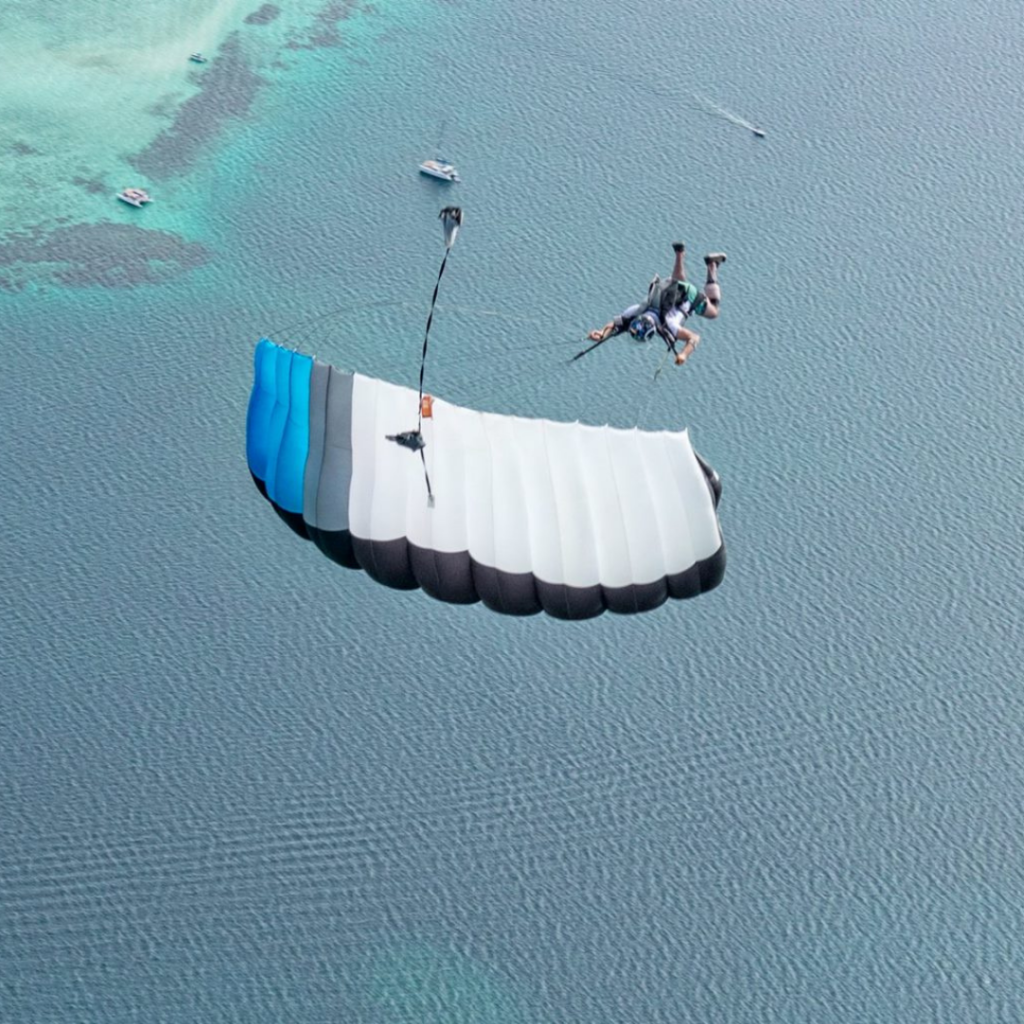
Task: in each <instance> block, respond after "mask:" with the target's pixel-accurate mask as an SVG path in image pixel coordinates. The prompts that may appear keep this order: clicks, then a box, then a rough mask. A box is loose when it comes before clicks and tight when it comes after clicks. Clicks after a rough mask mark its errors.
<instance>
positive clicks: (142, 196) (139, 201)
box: [117, 188, 153, 206]
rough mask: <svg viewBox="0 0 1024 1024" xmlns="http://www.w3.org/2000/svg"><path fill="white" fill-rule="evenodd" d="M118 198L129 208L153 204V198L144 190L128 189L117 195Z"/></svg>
mask: <svg viewBox="0 0 1024 1024" xmlns="http://www.w3.org/2000/svg"><path fill="white" fill-rule="evenodd" d="M117 198H118V199H120V200H121V202H122V203H127V204H128V205H129V206H142V205H143V204H144V203H151V202H153V197H152V196H150V194H149V193H148V192H147V191H146V190H145V189H144V188H126V189H124V190H123V191H121V192H118V193H117Z"/></svg>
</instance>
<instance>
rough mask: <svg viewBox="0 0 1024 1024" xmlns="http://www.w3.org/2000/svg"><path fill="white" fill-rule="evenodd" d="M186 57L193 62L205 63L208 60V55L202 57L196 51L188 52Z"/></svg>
mask: <svg viewBox="0 0 1024 1024" xmlns="http://www.w3.org/2000/svg"><path fill="white" fill-rule="evenodd" d="M188 59H189V60H190V61H192V63H193V64H205V63H206V62H207V61H208V60H209V57H204V56H203V55H202V54H201V53H199V52H196V53H190V54H189V55H188Z"/></svg>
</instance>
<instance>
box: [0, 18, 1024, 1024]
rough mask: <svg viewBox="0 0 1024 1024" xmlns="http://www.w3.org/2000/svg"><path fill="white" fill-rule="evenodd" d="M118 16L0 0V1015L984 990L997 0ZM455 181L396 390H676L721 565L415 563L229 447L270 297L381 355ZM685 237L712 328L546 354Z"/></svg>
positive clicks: (1001, 486)
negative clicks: (470, 600) (331, 541)
mask: <svg viewBox="0 0 1024 1024" xmlns="http://www.w3.org/2000/svg"><path fill="white" fill-rule="evenodd" d="M121 10H122V8H120V7H117V6H116V5H112V4H109V3H106V2H105V0H92V2H91V3H89V4H84V3H83V4H74V5H72V4H56V3H44V2H42V0H32V2H31V3H29V2H27V0H19V2H16V3H8V4H7V5H5V9H4V13H3V14H2V15H0V39H2V40H3V41H4V43H5V44H6V46H5V51H6V52H7V53H8V54H14V55H15V56H14V57H12V58H11V59H12V60H15V61H18V62H20V64H19V67H21V66H22V65H24V66H23V67H22V72H21V73H20V74H19V75H18V76H7V77H6V78H5V79H4V81H3V83H2V84H0V124H2V125H3V126H4V129H5V130H4V132H3V141H0V169H2V170H3V172H4V173H3V175H2V180H0V204H2V206H3V209H4V220H3V225H2V234H0V349H2V352H3V371H2V373H0V495H2V498H0V566H2V581H3V586H2V587H0V679H2V686H0V777H2V778H3V781H4V785H3V786H2V787H0V1021H3V1022H5V1024H6V1022H8V1021H10V1022H12V1024H41V1022H61V1024H64V1022H68V1021H83V1022H86V1021H88V1022H90V1024H92V1022H102V1024H122V1022H129V1021H139V1020H145V1021H148V1022H152V1024H160V1022H168V1024H171V1022H173V1024H179V1022H181V1024H185V1022H188V1024H193V1022H211V1024H212V1022H220V1021H225V1022H226V1021H240V1022H246V1024H255V1022H268V1024H269V1022H281V1021H289V1022H310V1024H313V1022H316V1024H320V1022H326V1021H337V1022H344V1024H384V1022H387V1024H392V1022H410V1024H413V1022H415V1024H421V1022H439V1024H440V1022H445V1024H450V1022H460V1024H461V1022H466V1024H469V1022H473V1024H479V1022H495V1024H497V1022H501V1024H509V1022H513V1024H520V1022H522V1024H625V1022H629V1024H634V1022H636V1024H641V1022H642V1024H648V1022H663V1024H689V1022H693V1024H698V1022H700V1024H706V1022H716V1024H755V1022H756V1024H766V1022H776V1021H777V1022H785V1024H797V1022H799V1024H804V1022H806V1024H811V1022H814V1024H821V1022H825V1021H827V1022H830V1024H892V1022H894V1021H899V1022H901V1024H911V1022H913V1024H917V1022H929V1024H930V1022H942V1024H945V1022H949V1024H965V1022H972V1024H975V1022H979V1024H980V1022H985V1024H988V1022H1006V1024H1018V1022H1019V1021H1020V1020H1021V1017H1022V1008H1021V1003H1022V996H1021V993H1022V992H1024V970H1022V964H1024V922H1022V919H1021V911H1020V908H1021V906H1022V905H1024V859H1022V855H1021V852H1020V851H1021V849H1022V846H1024V823H1022V818H1021V807H1022V806H1024V758H1022V754H1021V750H1022V742H1024V702H1022V698H1021V692H1020V679H1021V669H1020V665H1021V663H1022V662H1024V644H1022V639H1021V631H1020V627H1019V621H1020V610H1021V604H1022V600H1021V597H1022V595H1021V583H1020V581H1021V575H1022V570H1024V565H1022V562H1024V557H1022V547H1021V527H1020V519H1021V511H1022V508H1024V500H1022V499H1024V474H1022V470H1021V452H1022V449H1024V417H1022V414H1021V401H1020V396H1021V394H1022V393H1024V380H1022V378H1024V371H1022V365H1024V364H1022V362H1021V359H1020V332H1021V324H1022V322H1024V318H1022V313H1024V309H1022V302H1021V296H1020V286H1021V281H1022V280H1024V258H1022V255H1021V251H1022V250H1021V243H1022V241H1024V199H1022V194H1024V193H1022V192H1021V188H1020V180H1021V169H1022V154H1024V146H1022V137H1021V129H1020V110H1021V108H1022V100H1024V95H1022V93H1024V88H1022V85H1021V82H1022V78H1021V75H1020V66H1019V63H1020V62H1019V54H1020V53H1021V52H1022V49H1024V28H1022V22H1021V19H1020V16H1019V7H1018V5H1016V4H1011V3H1010V2H1008V0H994V2H990V3H988V4H986V5H985V6H984V10H983V11H982V10H980V9H974V8H968V7H965V6H964V5H962V4H953V3H951V2H949V0H933V2H931V3H929V4H927V5H925V4H923V3H919V2H912V0H868V2H865V3H862V4H859V5H854V6H851V5H840V4H833V3H826V4H813V5H812V4H809V3H804V2H802V0H769V2H766V3H762V4H756V5H755V4H751V3H748V2H745V0H718V2H716V3H713V4H712V3H705V2H703V0H699V2H697V3H696V4H694V5H690V6H688V7H686V8H685V9H681V8H680V7H679V5H678V4H671V3H669V2H668V0H633V2H631V3H629V4H625V3H620V2H618V0H595V2H594V3H591V4H587V5H579V4H576V3H570V2H568V0H558V2H549V3H545V4H535V3H526V4H521V3H520V4H513V3H511V2H509V0H479V2H474V3H469V2H466V0H463V2H441V0H416V2H413V0H403V2H397V0H396V2H392V0H377V2H376V3H374V4H373V5H372V6H370V5H368V4H359V3H351V4H350V3H332V4H318V3H315V2H312V0H309V2H305V3H295V4H288V5H285V4H282V5H281V6H280V7H277V6H275V5H273V4H264V5H262V6H260V4H259V3H258V2H257V0H253V2H252V3H251V5H246V4H244V3H236V2H228V0H224V2H223V3H220V4H217V3H213V2H212V0H211V2H210V3H209V4H207V5H203V4H199V3H197V2H190V3H179V4H170V3H167V2H166V0H145V2H143V3H141V4H135V5H133V7H132V11H133V14H132V18H131V19H130V21H128V22H126V21H124V20H122V18H121V16H120V15H119V14H118V13H117V12H119V11H121ZM147 11H148V12H149V13H150V15H151V17H150V18H145V17H143V16H142V15H143V13H145V12H147ZM200 28H201V31H200ZM197 48H198V49H203V50H204V52H206V53H208V55H209V56H210V58H211V60H210V62H209V63H208V64H206V65H202V66H199V65H191V64H189V63H188V61H187V59H185V58H187V54H188V53H189V52H190V51H192V50H194V49H197ZM118 112H120V116H119V114H118ZM744 123H749V124H756V125H760V126H761V127H763V128H764V129H765V131H766V133H767V134H766V138H765V139H763V140H760V141H759V140H756V139H755V138H754V137H753V136H752V134H751V133H750V132H749V131H748V130H747V129H746V128H745V127H743V125H744ZM438 147H443V149H444V150H445V154H444V155H447V156H449V157H450V158H451V159H453V160H454V161H455V162H456V163H457V164H458V166H459V168H460V170H461V172H462V174H463V177H464V179H465V180H464V182H463V184H461V185H459V186H457V187H456V188H457V191H455V190H450V191H448V192H445V191H444V190H443V186H439V185H438V184H436V183H433V182H430V181H427V180H426V179H422V178H419V177H418V176H417V174H416V165H417V164H418V163H419V161H420V160H422V159H423V158H424V157H426V156H429V155H433V154H434V152H435V151H436V150H437V148H438ZM126 184H139V185H143V186H144V187H146V188H148V189H149V190H150V191H151V192H152V193H153V195H154V197H155V201H154V203H153V204H152V205H151V206H149V207H147V208H145V209H144V210H133V209H130V208H128V207H120V206H119V204H116V203H115V202H114V201H113V199H112V193H113V192H116V191H117V189H118V188H120V187H122V186H124V185H126ZM453 197H457V201H458V202H459V203H460V204H461V205H462V206H463V207H464V209H465V211H466V223H465V226H464V228H463V232H462V235H461V236H460V240H459V243H458V246H457V248H456V249H455V250H454V253H453V256H452V259H451V261H450V265H449V268H448V271H447V273H446V276H445V280H444V285H443V289H442V299H441V306H442V310H441V312H440V313H439V316H438V319H437V320H436V321H435V326H434V330H433V333H432V342H431V345H432V351H431V358H432V360H433V362H432V363H431V366H430V368H429V374H430V381H431V387H432V388H433V389H434V391H435V392H436V393H438V394H442V395H444V396H446V397H449V398H452V399H454V400H456V401H459V402H463V403H472V404H474V405H477V406H481V407H484V408H491V409H497V410H506V411H507V410H512V409H516V410H521V411H526V412H530V413H538V414H543V415H548V416H556V417H563V418H577V417H579V418H582V419H585V420H589V421H592V422H605V421H606V420H609V419H610V420H611V421H613V422H622V423H633V422H636V420H637V419H638V418H639V419H640V420H641V422H642V423H643V424H644V425H647V426H661V425H664V426H673V427H677V426H682V425H688V426H689V427H690V428H691V430H692V434H693V437H694V441H695V443H696V445H697V447H698V448H699V449H700V450H701V451H702V453H703V454H704V455H705V456H706V457H707V458H708V459H709V461H711V462H712V464H713V465H714V466H715V467H716V469H717V470H718V471H719V472H720V473H721V475H722V477H723V480H724V483H725V497H724V502H723V506H722V510H721V511H722V523H723V530H724V532H725V536H726V541H727V545H728V549H729V559H730V561H729V569H728V572H727V575H726V579H725V582H724V584H723V585H722V587H721V588H719V589H718V590H717V591H715V592H714V593H713V594H710V595H708V596H706V597H704V598H701V599H699V600H697V601H693V602H688V603H682V604H673V605H672V606H670V607H669V606H667V607H665V608H662V609H660V610H659V611H657V612H654V613H651V614H649V615H646V616H641V617H639V618H616V617H613V616H604V617H602V618H601V619H598V620H595V621H592V622H588V623H579V624H565V623H558V622H554V621H552V620H550V619H547V618H545V617H537V618H531V619H527V620H514V619H506V618H503V617H499V616H496V615H492V614H490V613H488V612H486V611H485V610H483V609H481V608H476V607H474V608H461V609H460V608H456V609H452V608H447V607H444V606H442V605H439V604H437V603H435V602H433V601H431V600H430V599H428V598H426V597H424V596H423V595H422V594H418V593H415V594H402V593H396V592H391V591H387V590H385V589H383V588H380V587H377V586H375V585H373V584H372V583H371V582H370V581H369V580H368V579H367V578H365V577H364V576H362V575H361V574H354V573H347V572H345V571H343V570H341V569H339V568H337V567H335V566H333V565H332V564H331V563H329V562H328V561H327V560H326V559H324V558H322V557H320V556H318V555H317V554H316V552H315V551H313V550H312V549H311V547H310V546H309V545H303V544H302V543H301V542H299V541H298V540H297V539H296V538H295V537H294V536H293V535H292V534H291V533H290V532H289V531H288V530H287V529H285V528H284V527H283V526H282V524H281V523H280V522H279V521H278V520H277V518H276V517H275V516H274V515H273V514H272V513H271V512H270V510H269V509H268V508H267V507H266V505H265V503H264V502H263V501H262V499H261V498H260V497H259V496H258V494H257V493H256V491H255V489H254V488H253V487H252V484H251V482H250V480H249V478H248V473H247V470H246V466H245V459H244V451H243V437H244V433H243V432H244V417H245V403H246V398H247V392H248V387H249V378H250V372H251V358H252V347H253V344H254V342H255V341H256V339H257V338H258V337H259V336H260V335H261V334H263V333H271V334H273V336H274V337H276V338H278V339H279V340H282V341H290V342H292V343H294V344H296V345H298V346H301V347H303V348H305V349H306V350H309V351H315V352H316V354H318V355H319V356H320V357H322V358H326V359H330V360H332V361H334V362H335V363H337V364H339V365H341V366H344V367H347V368H359V369H361V370H363V371H364V372H368V373H373V374H378V375H383V376H385V377H388V378H389V379H393V380H398V381H406V382H408V381H411V380H414V378H415V373H416V369H417V365H418V363H417V359H418V352H419V347H420V344H421V340H422V335H421V333H420V332H421V330H422V322H423V316H424V314H425V311H426V303H427V300H428V298H429V294H430V289H431V288H432V286H433V278H434V275H435V274H436V269H437V263H438V259H439V258H440V244H441V243H440V230H439V227H438V224H437V220H436V215H437V210H438V209H439V207H440V206H441V205H443V204H444V203H445V202H446V201H448V200H450V199H451V198H453ZM675 238H683V239H685V241H686V242H687V243H688V251H689V252H690V254H691V255H690V262H691V270H695V269H696V268H699V266H700V254H702V253H703V252H705V251H707V250H708V249H718V248H721V249H725V250H726V251H727V252H728V253H729V261H728V263H727V265H726V266H725V268H724V269H723V273H722V280H723V288H724V296H725V298H724V306H723V310H724V311H723V315H722V317H721V319H720V320H719V321H716V322H715V323H706V324H705V325H704V327H703V328H702V333H703V335H704V340H703V344H702V346H701V348H700V350H699V351H698V353H697V355H696V356H695V357H694V359H693V360H692V361H691V363H690V364H689V365H688V366H687V367H686V368H685V369H684V370H679V371H669V370H666V372H665V373H663V374H662V379H661V380H660V381H659V383H658V385H657V387H656V388H655V389H654V390H653V391H652V390H651V388H650V384H649V381H650V376H651V373H652V371H653V369H654V367H655V366H656V362H657V358H656V355H655V354H654V353H653V352H652V353H648V352H644V351H638V350H636V349H630V348H628V347H627V346H625V345H623V346H622V347H621V348H618V349H615V348H613V347H611V346H609V349H608V351H604V350H602V351H601V352H599V353H596V354H595V355H593V356H591V357H588V359H587V360H583V361H581V362H580V363H578V364H575V366H574V367H573V368H572V370H571V371H570V370H566V369H565V368H564V366H561V365H560V359H562V358H563V357H564V356H565V355H566V354H569V353H571V352H572V351H575V347H574V346H576V345H577V344H578V342H579V340H580V339H581V338H582V336H583V334H584V333H585V331H586V330H587V329H589V328H591V327H594V326H598V325H599V324H600V323H602V322H604V321H605V320H606V319H607V318H608V317H609V316H610V315H611V314H612V313H614V312H616V311H617V309H618V308H619V307H621V306H622V305H625V304H626V303H628V302H630V301H632V300H633V298H634V296H635V293H636V291H637V288H638V287H641V288H642V287H643V285H644V284H645V283H646V281H647V280H648V278H649V277H650V275H651V273H652V272H654V271H655V270H657V271H661V272H665V271H667V270H668V269H669V266H670V260H671V251H670V249H669V243H670V242H671V241H672V240H674V239H675ZM385 303H387V305H385ZM339 308H341V309H342V310H343V312H341V313H340V314H338V315H335V316H330V317H325V318H324V319H323V320H319V321H317V322H315V323H312V324H305V325H303V324H301V323H300V322H301V321H304V320H307V319H308V318H310V317H317V316H319V315H320V314H323V313H328V312H330V311H331V310H335V309H339Z"/></svg>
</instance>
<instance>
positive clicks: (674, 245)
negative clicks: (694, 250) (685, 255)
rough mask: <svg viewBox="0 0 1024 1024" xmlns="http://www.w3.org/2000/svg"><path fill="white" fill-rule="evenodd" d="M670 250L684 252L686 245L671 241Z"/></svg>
mask: <svg viewBox="0 0 1024 1024" xmlns="http://www.w3.org/2000/svg"><path fill="white" fill-rule="evenodd" d="M672 251H673V252H686V246H685V245H683V243H682V242H673V243H672Z"/></svg>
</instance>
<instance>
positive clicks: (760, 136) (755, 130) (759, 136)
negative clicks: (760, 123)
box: [750, 128, 764, 139]
mask: <svg viewBox="0 0 1024 1024" xmlns="http://www.w3.org/2000/svg"><path fill="white" fill-rule="evenodd" d="M750 130H751V131H752V132H753V133H754V138H755V139H763V138H764V132H763V131H762V130H761V129H760V128H751V129H750Z"/></svg>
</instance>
